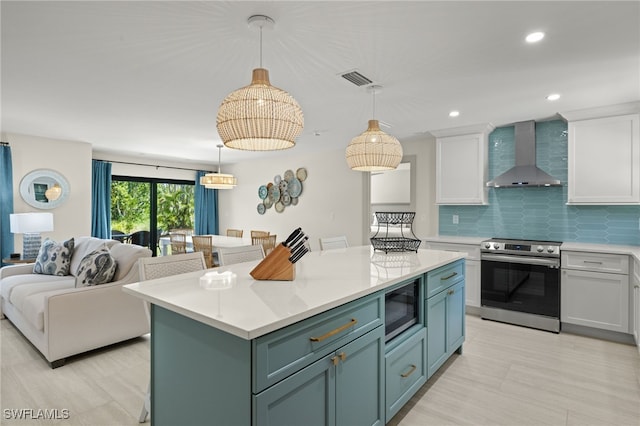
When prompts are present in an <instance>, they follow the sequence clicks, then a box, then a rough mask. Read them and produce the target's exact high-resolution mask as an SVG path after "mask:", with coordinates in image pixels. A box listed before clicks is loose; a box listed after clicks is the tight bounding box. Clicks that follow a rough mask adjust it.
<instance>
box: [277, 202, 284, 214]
mask: <svg viewBox="0 0 640 426" xmlns="http://www.w3.org/2000/svg"><path fill="white" fill-rule="evenodd" d="M275 207H276V211H277V212H278V213H282V212H283V211H284V204H282V203H281V202H280V201H278V202H277V203H276V204H275Z"/></svg>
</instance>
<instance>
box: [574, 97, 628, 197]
mask: <svg viewBox="0 0 640 426" xmlns="http://www.w3.org/2000/svg"><path fill="white" fill-rule="evenodd" d="M639 111H640V103H638V102H634V103H630V104H624V105H617V106H612V107H604V108H597V109H590V110H581V111H574V112H571V113H564V114H562V115H563V116H564V117H565V118H567V120H568V121H569V126H568V127H569V140H568V148H569V150H568V154H569V157H568V193H567V204H603V205H612V204H640V113H639Z"/></svg>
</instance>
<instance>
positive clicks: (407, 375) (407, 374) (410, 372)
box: [400, 364, 418, 379]
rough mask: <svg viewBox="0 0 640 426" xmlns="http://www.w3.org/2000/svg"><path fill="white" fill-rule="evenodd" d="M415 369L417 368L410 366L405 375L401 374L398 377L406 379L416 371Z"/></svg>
mask: <svg viewBox="0 0 640 426" xmlns="http://www.w3.org/2000/svg"><path fill="white" fill-rule="evenodd" d="M416 368H418V367H416V366H415V365H413V364H411V369H409V371H407V372H406V373H403V374H401V375H400V377H403V378H405V379H406V378H407V377H409V376H410V375H412V374H413V372H414V371H416Z"/></svg>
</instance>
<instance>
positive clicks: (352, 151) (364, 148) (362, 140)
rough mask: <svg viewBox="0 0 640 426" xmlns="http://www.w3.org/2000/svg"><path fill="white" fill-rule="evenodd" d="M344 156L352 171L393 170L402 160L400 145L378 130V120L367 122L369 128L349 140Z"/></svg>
mask: <svg viewBox="0 0 640 426" xmlns="http://www.w3.org/2000/svg"><path fill="white" fill-rule="evenodd" d="M345 156H346V159H347V164H348V165H349V167H350V168H351V169H352V170H358V171H363V172H375V171H382V170H393V169H395V168H396V167H398V164H400V161H401V160H402V145H401V144H400V142H399V141H398V139H396V138H395V137H393V136H391V135H389V134H387V133H385V132H383V131H382V130H380V125H379V124H378V120H369V127H368V128H367V130H365V131H364V132H363V133H361V134H359V135H358V136H356V137H355V138H353V139H352V140H351V142H350V143H349V145H348V146H347V151H346V154H345Z"/></svg>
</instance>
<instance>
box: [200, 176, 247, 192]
mask: <svg viewBox="0 0 640 426" xmlns="http://www.w3.org/2000/svg"><path fill="white" fill-rule="evenodd" d="M237 182H238V180H237V179H236V178H235V177H234V176H233V175H226V174H224V173H207V174H206V175H204V176H202V177H200V185H204V187H205V188H207V189H232V188H234V187H235V186H236V185H237Z"/></svg>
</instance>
